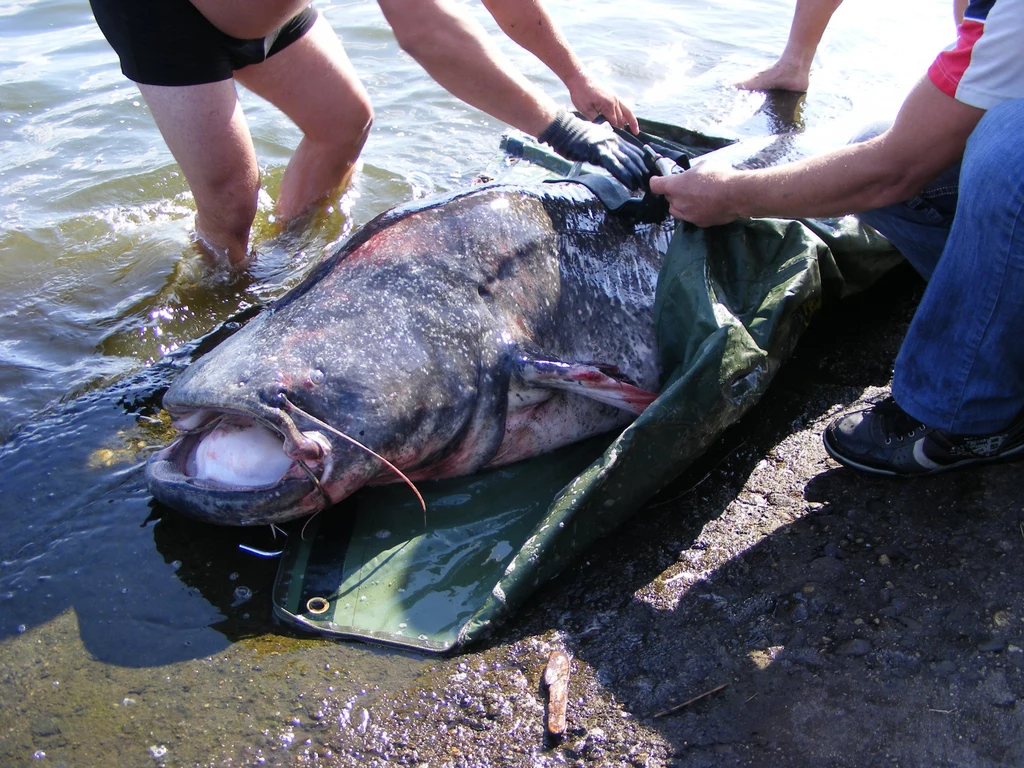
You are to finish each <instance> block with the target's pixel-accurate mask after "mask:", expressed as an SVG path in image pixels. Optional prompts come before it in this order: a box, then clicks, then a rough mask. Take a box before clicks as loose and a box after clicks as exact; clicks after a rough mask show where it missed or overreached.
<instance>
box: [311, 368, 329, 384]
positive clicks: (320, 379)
mask: <svg viewBox="0 0 1024 768" xmlns="http://www.w3.org/2000/svg"><path fill="white" fill-rule="evenodd" d="M325 378H326V376H325V375H324V372H323V371H321V370H320V369H319V368H314V369H313V370H312V371H311V372H310V374H309V382H310V384H323V383H324V379H325Z"/></svg>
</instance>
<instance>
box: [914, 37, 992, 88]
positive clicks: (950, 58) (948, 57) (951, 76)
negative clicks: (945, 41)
mask: <svg viewBox="0 0 1024 768" xmlns="http://www.w3.org/2000/svg"><path fill="white" fill-rule="evenodd" d="M984 31H985V25H984V23H982V22H980V21H974V20H972V19H964V22H963V23H962V24H961V25H960V34H959V37H958V38H957V41H956V45H954V46H953V47H952V48H951V49H949V50H947V51H943V52H942V53H940V54H939V56H938V58H936V59H935V61H934V62H932V65H931V66H930V67H929V68H928V78H929V79H930V80H931V81H932V83H934V84H935V87H936V88H938V89H939V90H940V91H942V92H943V93H945V94H946V95H947V96H952V97H953V98H956V89H957V86H959V85H960V80H961V79H962V78H963V76H964V72H966V71H967V67H968V66H970V63H971V53H972V52H973V51H974V44H975V43H977V42H978V40H979V39H980V38H981V33H982V32H984Z"/></svg>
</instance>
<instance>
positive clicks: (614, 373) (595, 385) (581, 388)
mask: <svg viewBox="0 0 1024 768" xmlns="http://www.w3.org/2000/svg"><path fill="white" fill-rule="evenodd" d="M518 362H519V364H518V370H517V374H518V377H519V379H520V380H521V381H522V382H523V383H524V384H527V385H529V386H532V387H542V388H544V389H556V390H560V391H562V392H571V393H572V394H574V395H579V396H580V397H589V398H590V399H591V400H597V401H598V402H601V403H604V404H605V405H611V406H613V407H615V408H621V409H622V410H624V411H629V412H630V413H635V414H637V415H639V414H641V413H643V412H644V409H646V408H647V406H648V405H650V404H651V403H653V402H654V401H655V399H657V397H658V395H657V393H655V392H648V391H647V390H646V389H641V388H640V387H638V386H636V384H634V383H632V382H631V381H629V379H628V378H626V377H625V376H623V375H622V374H621V373H620V372H619V369H618V368H616V367H615V366H614V365H605V364H603V363H593V362H591V363H565V362H562V361H561V360H550V359H542V358H538V357H533V356H524V357H521V358H519V361H518Z"/></svg>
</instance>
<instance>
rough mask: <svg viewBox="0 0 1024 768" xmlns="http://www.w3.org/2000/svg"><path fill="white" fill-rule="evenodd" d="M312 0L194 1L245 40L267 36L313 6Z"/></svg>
mask: <svg viewBox="0 0 1024 768" xmlns="http://www.w3.org/2000/svg"><path fill="white" fill-rule="evenodd" d="M309 2H310V0H192V5H194V6H195V7H196V8H197V9H198V11H199V12H200V13H201V14H203V16H205V17H206V18H207V19H208V20H209V22H210V23H211V24H213V26H215V27H217V29H219V30H220V31H221V32H223V33H224V34H226V35H231V36H232V37H237V38H240V39H242V40H255V39H256V38H259V37H266V36H267V35H269V34H270V33H271V32H273V31H274V30H275V29H279V28H280V27H281V26H283V25H284V23H285V22H286V21H288V20H289V19H290V18H292V17H293V16H294V15H295V14H297V13H298V12H299V11H301V10H302V9H303V8H305V7H306V6H307V5H309Z"/></svg>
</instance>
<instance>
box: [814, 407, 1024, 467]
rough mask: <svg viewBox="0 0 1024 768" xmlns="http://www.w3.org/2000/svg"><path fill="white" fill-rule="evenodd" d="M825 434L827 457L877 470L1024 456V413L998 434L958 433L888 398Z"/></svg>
mask: <svg viewBox="0 0 1024 768" xmlns="http://www.w3.org/2000/svg"><path fill="white" fill-rule="evenodd" d="M822 439H823V440H824V442H825V450H826V451H828V454H829V456H831V457H832V458H833V459H835V460H836V461H838V462H839V463H840V464H845V465H846V466H848V467H854V468H855V469H861V470H864V471H865V472H874V473H875V474H879V475H905V476H912V475H930V474H934V473H935V472H945V471H946V470H948V469H957V468H959V467H966V466H971V465H974V464H984V463H993V462H998V461H1009V460H1012V459H1024V418H1018V419H1016V420H1015V421H1014V423H1013V424H1011V425H1010V426H1009V427H1008V428H1007V429H1006V431H1005V432H1000V433H997V434H994V435H954V434H951V433H949V432H943V431H942V430H941V429H934V428H932V427H927V426H925V425H924V424H922V423H921V422H919V421H917V420H916V419H914V418H912V417H911V416H909V415H908V414H907V413H906V412H905V411H904V410H903V409H902V408H900V407H899V406H898V405H896V401H895V400H893V399H892V398H891V397H887V398H885V399H884V400H882V401H881V402H880V403H877V404H876V405H874V406H872V407H870V408H866V409H864V410H860V411H854V412H853V413H849V414H847V415H845V416H842V417H840V418H838V419H836V420H835V421H833V422H832V423H831V424H830V425H829V426H828V427H827V428H826V429H825V434H824V435H823V436H822Z"/></svg>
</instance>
